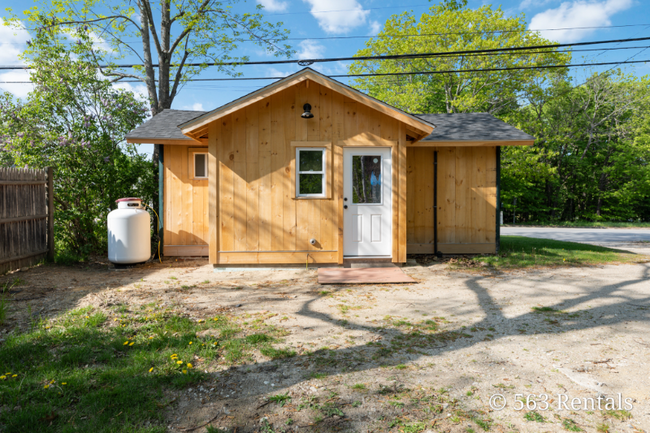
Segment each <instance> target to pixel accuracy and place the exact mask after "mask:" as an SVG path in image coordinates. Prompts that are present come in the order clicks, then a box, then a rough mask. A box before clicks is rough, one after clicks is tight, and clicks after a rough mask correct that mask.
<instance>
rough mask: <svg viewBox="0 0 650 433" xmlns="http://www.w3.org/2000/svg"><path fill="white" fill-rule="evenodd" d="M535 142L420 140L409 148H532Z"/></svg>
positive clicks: (409, 145)
mask: <svg viewBox="0 0 650 433" xmlns="http://www.w3.org/2000/svg"><path fill="white" fill-rule="evenodd" d="M533 144H535V140H534V139H531V140H438V141H435V140H420V141H414V142H412V143H409V144H408V145H407V146H408V147H490V146H532V145H533Z"/></svg>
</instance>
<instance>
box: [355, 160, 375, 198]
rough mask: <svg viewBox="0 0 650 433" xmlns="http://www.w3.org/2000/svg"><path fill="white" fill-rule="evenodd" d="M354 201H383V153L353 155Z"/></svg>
mask: <svg viewBox="0 0 650 433" xmlns="http://www.w3.org/2000/svg"><path fill="white" fill-rule="evenodd" d="M352 203H381V155H376V156H375V155H353V156H352Z"/></svg>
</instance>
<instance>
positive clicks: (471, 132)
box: [417, 113, 535, 142]
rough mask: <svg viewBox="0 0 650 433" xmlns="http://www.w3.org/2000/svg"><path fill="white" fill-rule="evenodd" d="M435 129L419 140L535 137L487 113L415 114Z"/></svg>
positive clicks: (488, 139)
mask: <svg viewBox="0 0 650 433" xmlns="http://www.w3.org/2000/svg"><path fill="white" fill-rule="evenodd" d="M417 116H418V117H420V118H422V119H424V120H426V121H427V122H429V123H432V124H433V125H435V126H436V129H434V130H433V132H432V133H431V134H430V135H429V136H428V137H425V138H423V139H422V140H421V141H425V142H426V141H479V140H480V141H505V140H534V139H535V137H533V136H532V135H528V134H526V133H525V132H523V131H521V130H519V129H517V128H515V127H514V126H512V125H509V124H507V123H506V122H504V121H502V120H499V119H497V118H496V117H494V116H493V115H491V114H488V113H452V114H446V113H445V114H417Z"/></svg>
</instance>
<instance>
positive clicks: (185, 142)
mask: <svg viewBox="0 0 650 433" xmlns="http://www.w3.org/2000/svg"><path fill="white" fill-rule="evenodd" d="M126 142H127V143H132V144H163V145H170V144H171V145H180V146H207V145H208V141H207V140H206V139H204V138H201V139H198V140H197V139H194V138H186V139H181V140H179V139H168V138H140V137H135V138H127V139H126Z"/></svg>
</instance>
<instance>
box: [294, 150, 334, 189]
mask: <svg viewBox="0 0 650 433" xmlns="http://www.w3.org/2000/svg"><path fill="white" fill-rule="evenodd" d="M325 151H326V149H325V148H320V147H311V148H296V197H314V198H322V197H325V196H326V194H327V191H326V189H327V179H326V178H325V177H326V167H327V165H326V153H325Z"/></svg>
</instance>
